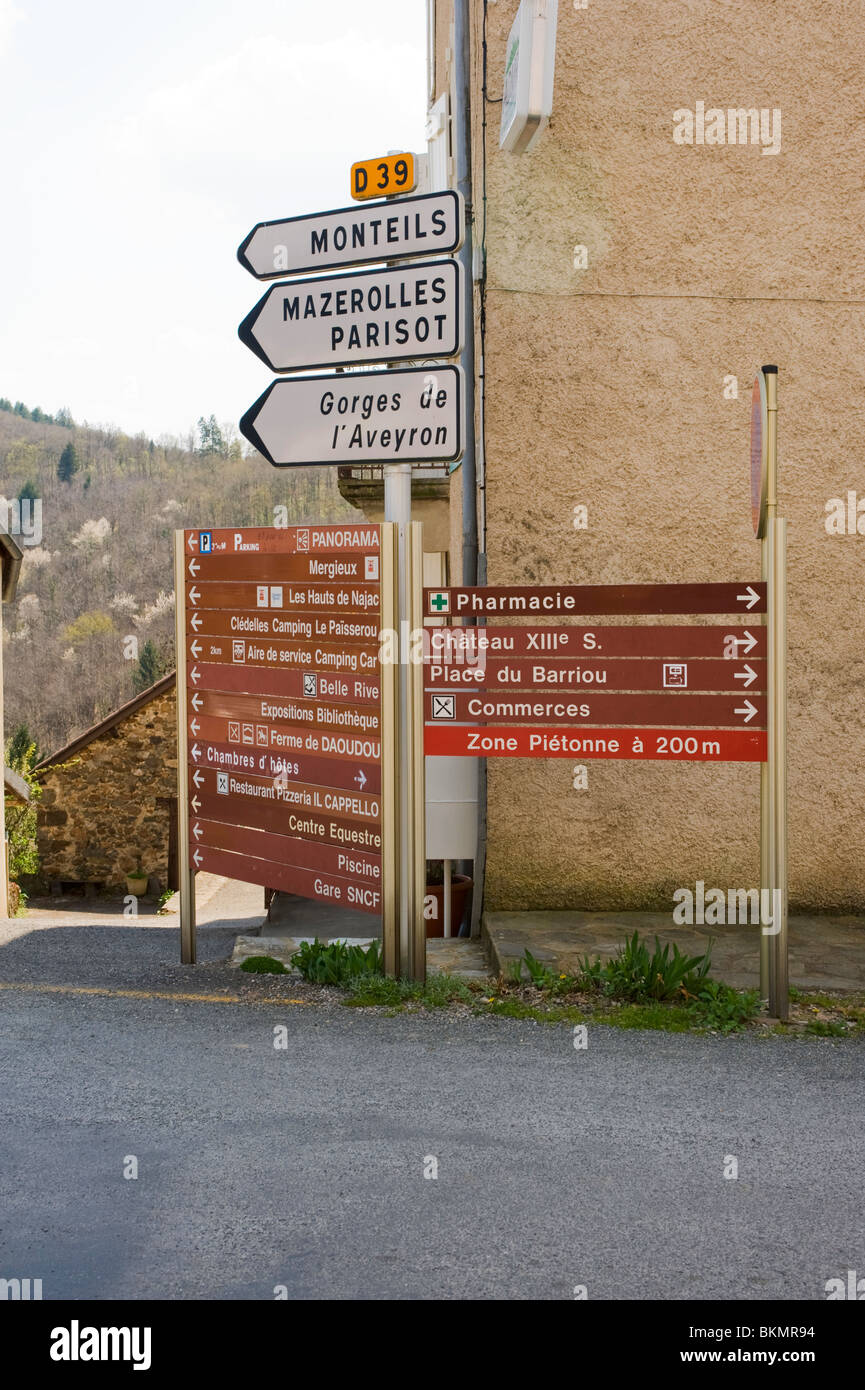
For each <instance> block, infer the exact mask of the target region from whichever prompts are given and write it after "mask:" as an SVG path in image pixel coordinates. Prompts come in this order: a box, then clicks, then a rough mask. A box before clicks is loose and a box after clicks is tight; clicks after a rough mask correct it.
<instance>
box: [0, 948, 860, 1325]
mask: <svg viewBox="0 0 865 1390" xmlns="http://www.w3.org/2000/svg"><path fill="white" fill-rule="evenodd" d="M18 929H19V928H16V930H18ZM201 938H202V940H201V945H202V955H203V957H204V958H205V959H210V960H212V961H213V960H218V958H219V957H220V956H222V955H224V954H225V952H226V950H227V948H228V943H229V941H230V939H231V934H230V933H227V932H225V931H224V930H222V929H221V928H218V929H213V930H212V931H211V932H210V933H208V932H207V931H205V932H203V933H201ZM237 979H238V976H237V973H236V972H232V971H229V969H228V968H227V967H225V966H223V965H219V964H211V965H204V966H203V967H196V969H195V970H193V971H192V972H189V971H185V972H184V971H182V970H181V968H180V967H179V966H177V965H176V933H175V932H174V931H173V930H171V929H168V928H165V927H156V926H153V927H138V928H137V929H131V928H127V929H126V930H123V929H122V928H119V927H111V926H108V925H99V926H94V927H83V928H76V929H75V930H74V931H72V930H69V931H63V930H58V931H41V932H36V933H29V934H25V935H21V936H19V937H18V938H17V939H13V940H10V941H8V942H7V944H6V945H4V946H2V947H0V986H2V987H0V1069H2V1076H3V1085H2V1090H0V1214H2V1215H0V1276H4V1277H7V1278H9V1277H19V1278H26V1277H30V1278H41V1279H42V1280H43V1296H44V1298H46V1299H52V1298H76V1299H89V1298H95V1299H111V1298H121V1299H136V1298H171V1299H180V1298H189V1299H273V1298H274V1295H275V1290H276V1289H277V1287H278V1286H285V1289H286V1290H287V1294H288V1297H289V1298H291V1299H305V1298H333V1299H356V1298H372V1299H386V1298H397V1299H400V1298H412V1299H440V1298H447V1299H454V1298H458V1299H466V1298H481V1299H499V1298H500V1299H567V1300H569V1299H572V1298H573V1296H574V1292H573V1291H574V1288H575V1286H577V1285H585V1286H586V1290H587V1294H588V1297H589V1298H590V1299H621V1298H641V1299H659V1300H674V1299H693V1298H698V1299H703V1298H722V1299H762V1298H776V1297H779V1298H786V1299H809V1300H811V1299H817V1300H822V1299H824V1298H825V1292H824V1285H825V1282H826V1280H827V1279H829V1278H832V1277H836V1276H842V1277H843V1276H845V1275H846V1271H847V1270H848V1269H857V1270H860V1271H865V1230H863V1226H865V1222H863V1204H862V1172H863V1159H865V1140H863V1126H862V1113H863V1099H865V1075H863V1074H865V1068H863V1062H865V1050H863V1047H862V1045H860V1044H857V1043H855V1042H847V1043H844V1042H836V1041H834V1040H829V1039H808V1040H801V1039H800V1040H775V1039H771V1040H758V1039H751V1038H732V1039H721V1038H718V1039H713V1038H695V1037H688V1036H683V1035H680V1034H675V1035H671V1034H660V1033H626V1032H620V1031H617V1030H614V1029H610V1028H602V1027H596V1028H592V1029H590V1032H589V1045H588V1048H587V1049H586V1050H585V1051H576V1050H575V1049H574V1047H573V1038H572V1035H571V1032H570V1030H569V1029H568V1028H566V1027H564V1026H561V1027H560V1026H543V1025H538V1024H534V1023H530V1022H516V1021H510V1020H505V1019H492V1018H475V1017H461V1018H456V1017H453V1016H447V1015H429V1016H405V1015H398V1016H396V1017H385V1016H382V1015H379V1014H375V1015H372V1014H369V1013H368V1012H365V1011H357V1010H352V1009H346V1008H343V1007H341V1006H339V1005H336V1004H331V1005H312V1004H289V1003H287V1002H286V1003H261V1002H254V995H251V996H250V997H249V998H246V999H244V1000H242V1001H241V1002H236V1003H233V1002H227V1001H226V999H224V998H223V999H222V1000H221V1002H206V1001H204V1000H191V1001H186V1002H183V1001H179V1000H177V999H172V998H168V999H166V998H162V997H143V998H142V997H137V996H136V997H128V996H125V995H123V994H121V993H119V991H121V990H124V989H127V990H129V989H135V990H143V991H150V992H165V991H168V992H170V991H174V990H185V991H193V992H199V993H206V994H212V995H215V996H216V997H218V996H219V993H220V991H221V990H224V989H225V988H226V986H229V987H233V985H234V984H235V982H236V981H237ZM16 982H17V983H16ZM10 983H11V984H12V987H10ZM50 983H53V984H54V985H55V986H56V985H68V986H70V987H71V991H74V990H81V989H86V988H102V989H106V990H109V991H112V992H110V993H105V994H88V993H80V992H78V993H76V992H67V991H66V990H63V989H60V990H56V989H55V990H51V991H49V990H46V989H45V988H43V986H44V985H46V984H50ZM249 983H250V987H251V988H252V989H254V988H255V982H254V981H250V982H249ZM21 985H24V988H21V987H20V986H21ZM28 985H29V987H27V986H28ZM34 986H37V987H34ZM275 1025H284V1026H285V1028H286V1029H287V1042H288V1046H287V1048H285V1049H284V1050H277V1049H275V1048H274V1045H273V1044H274V1031H273V1030H274V1026H275ZM727 1155H734V1156H735V1157H736V1158H737V1159H738V1166H739V1176H738V1178H737V1179H736V1180H729V1179H727V1180H725V1179H724V1177H723V1167H724V1163H725V1156H727ZM129 1156H134V1157H135V1158H136V1159H137V1164H138V1176H137V1178H135V1179H125V1178H124V1176H123V1171H124V1164H125V1163H126V1161H127V1159H128V1157H129ZM430 1157H432V1158H435V1159H436V1160H437V1166H438V1176H437V1177H436V1178H425V1177H424V1169H425V1160H428V1159H429V1158H430ZM127 1166H128V1165H127ZM431 1166H432V1165H431V1164H429V1163H428V1162H427V1163H426V1167H427V1168H428V1169H429V1168H431Z"/></svg>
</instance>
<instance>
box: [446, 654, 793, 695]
mask: <svg viewBox="0 0 865 1390" xmlns="http://www.w3.org/2000/svg"><path fill="white" fill-rule="evenodd" d="M424 675H425V678H426V681H427V682H428V683H429V685H437V686H447V687H448V688H451V687H452V686H455V685H458V686H462V687H463V688H465V687H466V686H470V687H471V688H472V689H475V690H549V691H552V692H553V693H561V692H563V691H567V692H569V693H577V692H582V691H590V692H591V691H593V690H596V689H597V687H598V686H604V687H605V688H606V689H607V690H737V691H745V690H750V691H759V690H765V689H766V663H765V661H754V662H747V661H715V660H712V659H711V658H707V659H706V660H703V661H658V660H657V658H653V657H630V658H623V659H622V660H616V659H615V658H613V660H611V661H604V660H601V659H600V658H599V657H590V656H585V657H582V658H581V659H580V660H579V661H562V660H561V659H559V660H553V661H547V660H545V659H544V658H542V657H531V658H530V659H528V660H525V661H520V660H518V659H517V660H514V659H511V660H504V661H503V660H502V659H501V658H500V657H499V658H493V657H487V656H486V655H485V658H484V660H483V661H482V663H481V664H480V665H477V666H466V665H465V664H459V663H458V664H456V665H451V664H448V663H443V664H441V665H428V666H427V667H426V670H425V672H424Z"/></svg>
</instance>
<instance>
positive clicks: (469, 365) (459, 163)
mask: <svg viewBox="0 0 865 1390" xmlns="http://www.w3.org/2000/svg"><path fill="white" fill-rule="evenodd" d="M469 13H470V0H454V113H453V118H454V156H455V161H456V181H457V188H458V190H459V191H460V193H462V195H463V198H464V199H465V206H466V234H465V240H464V241H463V244H462V247H461V249H460V251H459V253H458V254H459V259H460V261H461V262H462V264H463V266H464V267H465V287H466V294H465V308H464V314H465V321H464V326H463V351H462V357H461V359H460V360H461V362H462V366H463V371H464V373H465V383H466V447H465V452H464V454H463V461H462V504H463V510H462V524H463V581H462V582H463V584H465V585H474V584H477V582H478V581H477V575H478V500H477V476H476V472H477V470H476V464H475V308H474V277H473V264H472V263H473V245H474V239H473V235H472V231H473V221H474V216H473V209H472V130H471V27H470V22H469Z"/></svg>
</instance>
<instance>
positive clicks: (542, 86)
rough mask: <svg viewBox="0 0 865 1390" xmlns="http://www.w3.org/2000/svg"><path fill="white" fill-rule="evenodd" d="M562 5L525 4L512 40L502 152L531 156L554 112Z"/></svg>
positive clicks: (529, 0)
mask: <svg viewBox="0 0 865 1390" xmlns="http://www.w3.org/2000/svg"><path fill="white" fill-rule="evenodd" d="M558 11H559V6H558V0H521V3H520V8H519V9H518V10H517V16H516V19H515V20H514V22H513V25H512V26H511V32H510V33H509V34H508V44H507V49H506V50H505V80H504V91H503V95H502V124H501V129H500V131H499V147H500V148H501V149H503V150H508V151H510V153H511V154H524V153H525V152H526V150H530V149H531V148H532V146H533V145H534V144H535V141H536V140H537V139H538V136H539V135H540V133H541V131H542V130H544V128H545V127H546V125H547V124H548V122H549V119H550V116H551V114H552V110H553V78H554V75H555V66H556V23H557V20H558Z"/></svg>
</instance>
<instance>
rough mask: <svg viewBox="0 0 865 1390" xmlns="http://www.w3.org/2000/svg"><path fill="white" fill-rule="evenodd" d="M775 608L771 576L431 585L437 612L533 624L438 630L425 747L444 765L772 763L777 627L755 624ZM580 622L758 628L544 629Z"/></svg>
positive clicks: (427, 597)
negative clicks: (772, 661)
mask: <svg viewBox="0 0 865 1390" xmlns="http://www.w3.org/2000/svg"><path fill="white" fill-rule="evenodd" d="M765 611H766V584H765V583H764V582H762V581H760V582H756V581H755V582H754V583H746V582H742V583H738V584H603V585H539V586H529V585H518V586H514V587H503V588H464V589H458V588H452V589H426V590H425V591H424V612H425V613H426V614H427V616H430V617H439V618H443V619H446V620H448V619H452V618H464V619H472V618H475V619H477V618H479V617H482V616H484V615H487V614H490V615H496V616H500V617H511V618H520V617H521V618H523V619H533V620H534V621H533V622H531V621H530V622H523V623H522V624H521V625H520V626H517V625H516V624H514V625H509V626H485V627H477V626H471V627H434V628H427V629H426V631H425V633H424V651H423V662H424V684H425V686H426V687H427V689H426V691H425V694H424V725H425V729H424V749H425V751H426V753H427V755H428V756H439V757H447V756H450V757H511V758H562V757H585V758H613V759H634V760H647V759H652V760H661V761H663V760H666V761H683V762H685V761H692V762H710V761H715V762H762V761H763V760H764V759H765V757H766V748H767V741H766V734H765V732H764V730H765V729H766V726H767V718H768V714H767V699H766V694H765V692H766V690H767V687H768V671H767V660H766V657H767V642H766V631H765V628H764V627H763V625H762V620H761V619H755V618H754V617H750V618H748V615H749V614H762V613H763V612H765ZM568 613H573V614H574V615H577V616H579V615H581V614H586V613H592V614H594V613H597V614H609V615H611V616H631V615H635V616H639V615H663V614H695V613H700V614H710V613H711V614H727V613H733V614H735V613H741V614H743V615H744V618H745V619H746V620H747V622H748V623H749V625H746V622H745V621H744V620H743V619H740V620H739V621H738V622H735V623H724V624H720V623H713V624H711V625H706V626H693V625H690V624H689V625H685V624H682V625H677V624H675V625H670V624H666V625H658V626H655V625H650V624H646V623H643V624H639V625H635V624H595V625H594V626H591V627H586V626H581V627H577V626H573V627H571V626H562V625H561V624H559V625H556V626H553V625H552V624H550V625H549V626H548V625H546V624H544V623H538V621H537V620H538V618H544V617H549V618H553V619H555V618H559V619H561V617H562V616H564V615H566V614H568ZM613 691H615V692H620V691H621V692H624V693H621V694H619V693H615V694H613V693H611V692H613ZM724 692H728V693H724ZM527 725H528V726H530V727H528V728H527V727H525V726H527ZM562 726H566V727H562ZM619 726H621V727H619ZM584 730H585V732H584Z"/></svg>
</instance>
